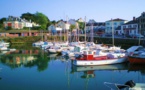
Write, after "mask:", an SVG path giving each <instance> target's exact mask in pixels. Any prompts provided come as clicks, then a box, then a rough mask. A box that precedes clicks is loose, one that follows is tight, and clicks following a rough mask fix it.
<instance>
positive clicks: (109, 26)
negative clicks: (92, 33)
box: [105, 18, 128, 34]
mask: <svg viewBox="0 0 145 90" xmlns="http://www.w3.org/2000/svg"><path fill="white" fill-rule="evenodd" d="M127 22H128V21H127V20H123V19H119V18H117V19H112V20H108V21H106V22H105V26H106V29H105V33H108V34H112V31H115V30H116V29H117V27H118V26H121V25H122V24H124V23H127Z"/></svg>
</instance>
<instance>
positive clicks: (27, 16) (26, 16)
mask: <svg viewBox="0 0 145 90" xmlns="http://www.w3.org/2000/svg"><path fill="white" fill-rule="evenodd" d="M21 18H23V19H26V20H28V21H29V20H31V21H32V22H35V21H36V18H35V14H31V13H29V12H27V13H23V14H22V15H21Z"/></svg>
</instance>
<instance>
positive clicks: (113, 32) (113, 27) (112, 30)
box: [111, 19, 114, 46]
mask: <svg viewBox="0 0 145 90" xmlns="http://www.w3.org/2000/svg"><path fill="white" fill-rule="evenodd" d="M111 21H112V44H113V46H114V25H113V20H112V19H111Z"/></svg>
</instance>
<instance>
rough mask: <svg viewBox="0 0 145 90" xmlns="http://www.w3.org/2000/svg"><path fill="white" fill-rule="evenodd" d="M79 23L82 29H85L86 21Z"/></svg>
mask: <svg viewBox="0 0 145 90" xmlns="http://www.w3.org/2000/svg"><path fill="white" fill-rule="evenodd" d="M78 24H79V28H80V30H84V28H85V23H84V22H78Z"/></svg>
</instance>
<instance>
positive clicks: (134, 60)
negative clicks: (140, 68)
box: [128, 56, 145, 64]
mask: <svg viewBox="0 0 145 90" xmlns="http://www.w3.org/2000/svg"><path fill="white" fill-rule="evenodd" d="M128 60H129V62H130V63H131V64H145V57H134V56H128Z"/></svg>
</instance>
